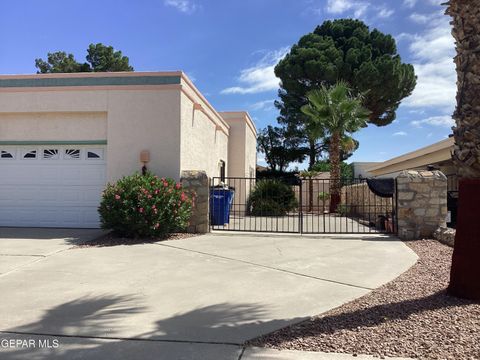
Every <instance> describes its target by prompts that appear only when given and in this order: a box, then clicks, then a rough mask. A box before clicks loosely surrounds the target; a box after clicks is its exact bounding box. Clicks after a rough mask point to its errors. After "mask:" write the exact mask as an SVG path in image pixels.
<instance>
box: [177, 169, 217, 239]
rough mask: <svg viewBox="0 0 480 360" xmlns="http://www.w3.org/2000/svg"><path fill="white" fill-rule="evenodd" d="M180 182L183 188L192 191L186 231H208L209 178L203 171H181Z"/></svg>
mask: <svg viewBox="0 0 480 360" xmlns="http://www.w3.org/2000/svg"><path fill="white" fill-rule="evenodd" d="M180 182H181V183H182V186H183V188H184V189H185V190H188V191H192V192H194V193H195V194H196V195H195V201H194V205H193V211H192V217H191V218H190V224H189V226H188V229H187V232H189V233H207V232H209V231H210V226H209V224H210V222H209V200H210V199H209V196H210V180H209V178H208V176H207V173H206V172H205V171H195V170H186V171H182V174H181V177H180Z"/></svg>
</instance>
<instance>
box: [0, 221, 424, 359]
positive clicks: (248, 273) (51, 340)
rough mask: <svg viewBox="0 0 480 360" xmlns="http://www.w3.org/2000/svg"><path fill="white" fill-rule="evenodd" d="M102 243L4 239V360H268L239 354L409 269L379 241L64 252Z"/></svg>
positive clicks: (396, 249) (233, 241)
mask: <svg viewBox="0 0 480 360" xmlns="http://www.w3.org/2000/svg"><path fill="white" fill-rule="evenodd" d="M26 234H30V235H28V236H27V235H26ZM36 234H38V235H36ZM62 234H63V235H62ZM98 234H99V232H98V231H95V230H93V231H92V230H91V231H85V230H70V231H68V230H45V229H43V230H38V229H37V230H35V229H29V230H23V229H0V254H2V255H1V257H0V260H1V261H2V263H3V259H4V258H5V259H10V258H15V257H18V258H21V259H13V260H8V262H9V265H5V266H4V267H5V269H4V270H0V272H2V274H1V275H0V294H1V300H0V305H1V306H0V319H1V320H0V341H3V345H5V344H6V345H7V346H3V345H2V344H1V343H0V358H2V359H47V358H48V359H50V358H62V359H105V358H112V359H168V360H171V359H235V360H237V359H239V358H242V360H248V359H249V358H252V359H253V358H255V359H257V358H258V359H260V358H261V359H269V358H272V359H273V357H269V355H265V356H262V355H261V354H260V355H259V352H258V351H256V352H255V353H253V352H251V351H250V350H248V351H246V352H245V353H243V349H242V346H241V345H242V343H243V342H245V341H246V340H248V339H251V338H254V337H257V336H259V335H262V334H265V333H268V332H271V331H273V330H276V329H279V328H281V327H284V326H287V325H289V324H292V323H295V322H299V321H302V320H304V319H306V318H308V317H309V316H311V315H315V314H319V313H322V312H325V311H327V310H329V309H331V308H334V307H337V306H339V305H341V304H343V303H345V302H347V301H350V300H353V299H355V298H357V297H359V296H362V295H364V294H366V293H367V292H368V291H370V290H371V289H373V288H375V287H378V286H380V285H382V284H384V283H386V282H388V281H390V280H392V279H393V278H395V277H397V276H398V275H399V274H401V273H402V272H404V271H405V270H407V269H408V268H409V267H410V266H411V265H413V264H414V263H415V261H416V255H415V254H414V253H413V252H412V251H411V250H410V249H409V248H408V247H406V246H405V245H404V244H403V243H401V242H400V241H397V240H396V239H393V238H389V237H382V236H379V235H376V236H363V237H362V236H336V237H300V236H262V235H237V234H235V235H225V234H211V235H204V236H199V237H194V238H189V239H183V240H173V241H165V242H159V243H153V244H142V245H131V246H115V247H103V248H81V249H80V248H72V244H75V243H76V242H77V241H80V240H88V239H91V238H94V237H96V236H98ZM62 236H63V237H62ZM24 258H25V259H24ZM5 264H7V262H6V263H5ZM2 267H3V265H2ZM7 340H13V343H14V344H15V346H10V345H11V343H10V342H8V341H7ZM19 340H27V341H29V342H30V343H31V345H28V343H27V344H26V346H24V347H22V346H20V345H22V344H20V342H18V343H15V342H16V341H19ZM42 341H43V342H42ZM47 341H48V342H47ZM46 344H48V345H50V347H49V348H45V346H46ZM56 344H57V345H58V346H56ZM42 346H43V348H41V347H42ZM249 354H251V355H249ZM254 356H255V357H254Z"/></svg>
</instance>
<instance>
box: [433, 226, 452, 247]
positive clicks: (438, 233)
mask: <svg viewBox="0 0 480 360" xmlns="http://www.w3.org/2000/svg"><path fill="white" fill-rule="evenodd" d="M455 233H456V230H455V229H452V228H449V227H444V226H441V227H439V228H438V229H437V230H435V232H434V233H433V237H434V238H435V239H437V240H438V241H440V242H441V243H442V244H445V245H448V246H450V247H453V246H454V245H455Z"/></svg>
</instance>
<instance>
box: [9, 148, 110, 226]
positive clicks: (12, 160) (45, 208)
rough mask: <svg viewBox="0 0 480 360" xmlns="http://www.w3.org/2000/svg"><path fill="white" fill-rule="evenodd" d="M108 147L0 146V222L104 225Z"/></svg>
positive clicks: (28, 224)
mask: <svg viewBox="0 0 480 360" xmlns="http://www.w3.org/2000/svg"><path fill="white" fill-rule="evenodd" d="M105 164H106V161H105V147H102V146H100V145H99V146H89V147H87V146H77V145H68V146H53V145H48V146H35V145H33V146H30V147H19V146H0V226H21V227H28V226H35V227H82V228H95V227H99V225H100V224H99V216H98V212H97V208H98V205H99V202H100V195H101V192H102V190H103V189H104V187H105V182H106V166H105Z"/></svg>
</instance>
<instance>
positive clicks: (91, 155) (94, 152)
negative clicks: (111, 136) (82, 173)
mask: <svg viewBox="0 0 480 360" xmlns="http://www.w3.org/2000/svg"><path fill="white" fill-rule="evenodd" d="M87 159H98V160H101V159H103V149H88V150H87Z"/></svg>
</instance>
